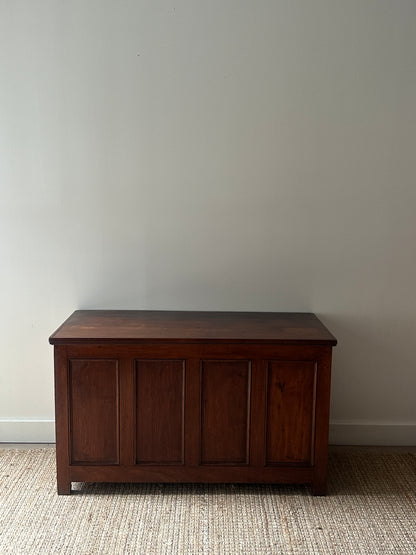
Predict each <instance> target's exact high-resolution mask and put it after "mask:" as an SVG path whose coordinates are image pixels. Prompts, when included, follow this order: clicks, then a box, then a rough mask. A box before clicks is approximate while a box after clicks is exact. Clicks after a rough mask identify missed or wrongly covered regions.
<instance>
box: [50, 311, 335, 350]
mask: <svg viewBox="0 0 416 555" xmlns="http://www.w3.org/2000/svg"><path fill="white" fill-rule="evenodd" d="M50 342H51V343H52V344H53V345H59V344H61V345H68V344H70V343H76V344H81V343H91V344H96V343H97V342H98V343H101V344H104V343H119V344H120V343H123V344H124V343H133V344H136V343H141V342H144V343H148V342H153V343H154V342H163V343H166V342H171V343H194V342H203V343H210V342H214V343H232V342H236V343H268V342H271V343H274V344H279V343H285V344H286V345H287V344H301V343H306V344H309V345H311V344H313V345H320V344H321V345H335V344H336V339H335V337H334V336H333V335H332V334H331V333H330V332H329V331H328V330H327V329H326V328H325V326H324V325H323V324H322V323H321V322H320V321H319V320H318V318H317V317H316V316H315V315H314V314H310V313H291V312H174V311H163V310H160V311H158V310H77V311H75V312H74V313H73V314H72V315H71V316H70V317H69V318H68V320H66V322H64V323H63V324H62V326H60V327H59V328H58V329H57V330H56V331H55V333H54V334H53V335H52V336H51V338H50Z"/></svg>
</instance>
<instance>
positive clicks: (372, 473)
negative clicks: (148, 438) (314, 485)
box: [0, 448, 416, 555]
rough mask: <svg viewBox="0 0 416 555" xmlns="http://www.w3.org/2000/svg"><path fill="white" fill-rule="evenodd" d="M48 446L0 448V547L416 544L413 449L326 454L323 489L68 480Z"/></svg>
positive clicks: (13, 553) (256, 549)
mask: <svg viewBox="0 0 416 555" xmlns="http://www.w3.org/2000/svg"><path fill="white" fill-rule="evenodd" d="M73 487H75V490H76V491H75V492H74V493H73V494H72V495H71V496H58V495H57V494H56V484H55V451H54V449H46V448H44V449H32V450H13V449H10V450H9V449H7V450H2V451H0V553H1V554H2V555H8V554H10V555H19V554H31V555H32V554H40V555H42V554H48V553H62V554H71V555H73V554H85V555H87V554H91V555H97V554H111V555H118V554H130V553H131V554H140V555H141V554H143V555H150V554H159V553H160V554H169V555H171V554H181V555H182V554H192V555H193V554H195V555H196V554H204V555H208V554H209V555H214V554H224V555H234V554H250V555H251V554H253V555H257V554H259V555H261V554H299V553H302V554H304V553H305V554H314V553H330V554H337V555H338V554H344V553H348V554H352V555H357V554H361V553H362V554H377V553H383V554H396V553H399V554H412V553H413V554H416V455H415V454H414V453H389V454H380V453H372V452H360V451H354V450H348V449H346V450H341V451H336V452H332V453H331V454H330V465H329V491H328V496H327V497H312V496H311V495H310V492H309V488H307V487H305V486H276V485H238V486H236V485H187V484H176V485H175V484H174V485H171V484H165V485H161V484H74V485H73Z"/></svg>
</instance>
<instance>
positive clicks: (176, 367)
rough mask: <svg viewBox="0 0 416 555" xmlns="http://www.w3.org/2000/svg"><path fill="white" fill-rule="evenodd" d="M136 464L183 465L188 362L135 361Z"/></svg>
mask: <svg viewBox="0 0 416 555" xmlns="http://www.w3.org/2000/svg"><path fill="white" fill-rule="evenodd" d="M135 369H136V464H158V465H159V464H183V462H184V403H185V362H184V361H183V360H136V361H135Z"/></svg>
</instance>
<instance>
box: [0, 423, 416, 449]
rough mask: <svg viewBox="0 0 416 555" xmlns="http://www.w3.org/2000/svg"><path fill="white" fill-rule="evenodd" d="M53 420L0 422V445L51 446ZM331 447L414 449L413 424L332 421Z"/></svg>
mask: <svg viewBox="0 0 416 555" xmlns="http://www.w3.org/2000/svg"><path fill="white" fill-rule="evenodd" d="M54 442H55V421H54V420H22V419H0V443H54ZM329 443H330V444H331V445H412V446H415V445H416V424H414V423H400V424H391V423H390V424H389V423H368V422H350V421H349V422H347V421H332V422H331V423H330V425H329Z"/></svg>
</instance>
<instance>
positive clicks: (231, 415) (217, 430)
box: [200, 360, 251, 465]
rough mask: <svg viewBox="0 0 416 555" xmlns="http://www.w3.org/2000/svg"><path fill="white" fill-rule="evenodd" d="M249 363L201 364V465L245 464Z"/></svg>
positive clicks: (248, 420)
mask: <svg viewBox="0 0 416 555" xmlns="http://www.w3.org/2000/svg"><path fill="white" fill-rule="evenodd" d="M250 391H251V364H250V361H246V360H204V361H202V363H201V395H200V397H201V430H200V461H201V464H238V465H241V464H248V462H249V432H250V426H249V424H250Z"/></svg>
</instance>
